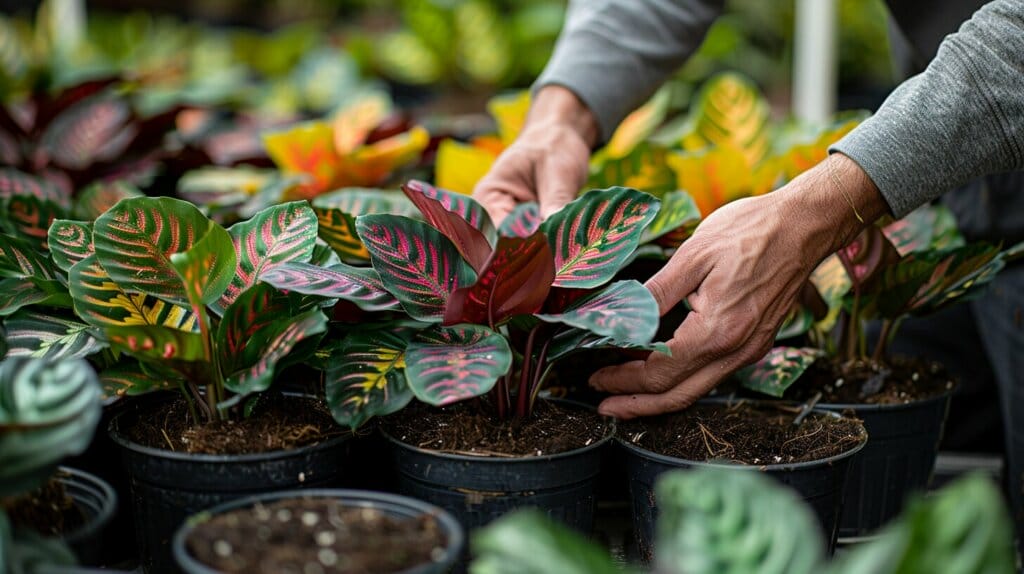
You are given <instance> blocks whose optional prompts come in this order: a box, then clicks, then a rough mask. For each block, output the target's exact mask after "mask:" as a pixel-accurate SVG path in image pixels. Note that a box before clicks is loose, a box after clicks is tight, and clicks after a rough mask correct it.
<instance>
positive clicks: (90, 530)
mask: <svg viewBox="0 0 1024 574" xmlns="http://www.w3.org/2000/svg"><path fill="white" fill-rule="evenodd" d="M57 470H58V472H59V473H64V474H65V475H67V477H68V478H67V479H64V478H63V477H61V476H59V475H58V476H56V477H55V478H56V479H57V480H59V481H60V482H61V483H62V484H66V483H68V482H72V483H76V484H80V485H86V486H89V487H91V488H93V489H94V492H96V493H97V494H98V495H99V497H98V498H99V500H100V502H101V504H100V505H99V512H98V513H97V514H96V516H95V517H94V518H93V519H91V520H88V521H86V522H85V523H84V524H82V525H81V526H79V527H78V528H75V529H74V530H71V531H70V532H65V533H63V534H62V535H60V536H58V537H57V538H60V539H62V540H64V541H65V542H68V543H75V542H77V541H79V540H82V539H84V538H86V537H88V536H91V535H92V534H94V533H96V532H99V531H101V530H103V529H104V528H105V527H106V526H107V524H109V523H110V521H111V520H112V519H113V518H114V513H115V512H117V493H116V492H114V488H113V487H112V486H110V484H108V483H107V481H105V480H103V479H102V478H100V477H98V476H96V475H94V474H92V473H90V472H85V471H84V470H79V469H77V468H72V467H70V466H60V467H57ZM68 496H70V497H71V499H72V500H74V501H75V503H76V505H77V503H78V502H79V500H78V499H77V498H76V497H74V496H71V494H70V493H68Z"/></svg>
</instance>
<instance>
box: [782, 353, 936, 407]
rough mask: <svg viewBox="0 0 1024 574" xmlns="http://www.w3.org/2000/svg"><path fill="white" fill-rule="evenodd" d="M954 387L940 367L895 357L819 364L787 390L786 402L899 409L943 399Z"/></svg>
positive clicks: (816, 363) (934, 364) (822, 362)
mask: <svg viewBox="0 0 1024 574" xmlns="http://www.w3.org/2000/svg"><path fill="white" fill-rule="evenodd" d="M954 385H955V382H954V381H953V378H952V377H951V376H950V375H949V373H948V372H947V371H946V370H945V368H943V367H942V365H940V364H938V363H931V362H926V361H921V360H916V359H906V358H901V357H894V358H893V359H890V360H889V361H887V362H886V363H878V362H874V361H861V360H856V361H850V362H847V363H841V362H839V361H826V360H819V361H816V362H815V363H814V364H813V365H811V367H810V368H809V369H807V371H806V372H805V373H804V375H803V376H802V377H800V380H799V381H797V382H796V383H794V384H793V386H792V387H790V388H789V389H787V391H786V398H787V399H793V400H796V401H801V402H803V401H807V400H810V399H811V398H812V397H813V396H814V395H815V394H817V393H819V392H820V393H821V399H820V400H819V401H818V402H820V403H852V404H869V405H898V404H903V403H910V402H914V401H918V400H922V399H927V398H931V397H935V396H938V395H941V394H943V393H945V392H947V391H948V390H950V389H952V388H953V386H954Z"/></svg>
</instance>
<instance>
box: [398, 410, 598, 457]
mask: <svg viewBox="0 0 1024 574" xmlns="http://www.w3.org/2000/svg"><path fill="white" fill-rule="evenodd" d="M383 425H384V428H385V430H387V432H388V433H389V434H391V436H393V437H395V438H397V439H398V440H400V441H402V442H404V443H406V444H409V445H412V446H415V447H419V448H424V449H430V450H436V451H439V452H445V453H450V454H464V455H470V456H497V457H522V456H541V455H549V454H558V453H560V452H567V451H570V450H574V449H577V448H583V447H585V446H589V445H591V444H593V443H595V442H597V441H599V440H601V439H602V438H604V437H605V436H606V435H607V434H608V433H609V432H610V431H611V423H610V421H609V420H608V419H606V418H604V417H602V416H601V415H599V414H597V413H596V412H593V411H590V410H587V409H584V408H581V407H574V406H569V405H564V404H558V403H553V402H550V401H543V400H542V401H537V404H536V407H535V408H534V410H533V416H531V417H530V418H529V419H525V420H521V419H510V420H501V419H498V418H497V417H496V416H495V415H494V414H493V413H491V412H490V411H489V410H488V409H487V408H486V407H484V406H483V405H482V403H480V402H477V401H467V402H462V403H456V404H454V405H450V406H447V407H441V408H436V407H430V406H427V405H424V404H422V403H415V404H413V405H411V406H409V407H408V408H406V409H404V410H402V411H400V412H398V413H396V414H394V415H391V416H389V417H387V418H386V419H384V422H383Z"/></svg>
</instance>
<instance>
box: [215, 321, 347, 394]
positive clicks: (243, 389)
mask: <svg viewBox="0 0 1024 574" xmlns="http://www.w3.org/2000/svg"><path fill="white" fill-rule="evenodd" d="M326 331H327V316H326V315H324V314H323V312H321V311H319V310H312V311H307V312H305V313H303V314H301V315H299V316H297V317H288V318H286V319H282V320H279V321H275V322H274V323H271V324H270V325H268V326H266V327H264V328H263V329H260V331H258V332H257V333H256V334H255V335H254V336H253V339H252V341H250V342H249V344H247V345H246V347H245V351H244V352H243V358H245V359H247V360H246V363H245V364H247V365H248V366H246V367H245V368H244V369H241V370H239V371H237V372H235V373H233V374H231V375H230V376H229V377H228V378H227V380H225V381H224V386H225V387H227V388H228V389H229V390H231V391H232V392H234V393H236V395H238V396H237V397H235V400H237V399H240V398H242V397H245V396H246V395H249V394H251V393H258V392H261V391H265V390H267V389H268V388H270V384H271V383H272V382H273V381H274V371H275V367H277V365H278V363H280V362H281V361H282V360H284V359H285V358H286V357H287V356H288V354H289V353H291V351H292V349H294V348H295V346H296V345H298V344H299V343H300V342H302V341H303V340H305V339H308V338H311V337H313V336H315V335H319V334H320V333H324V332H326ZM249 349H256V351H255V353H257V354H256V355H255V357H256V358H255V360H252V361H250V360H249V359H250V358H251V357H252V356H253V352H252V351H250V350H249Z"/></svg>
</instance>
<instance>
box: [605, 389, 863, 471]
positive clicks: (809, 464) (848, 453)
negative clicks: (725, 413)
mask: <svg viewBox="0 0 1024 574" xmlns="http://www.w3.org/2000/svg"><path fill="white" fill-rule="evenodd" d="M743 400H744V401H745V402H751V403H755V404H765V403H772V402H773V401H758V400H749V399H743ZM701 402H704V404H709V403H710V404H727V403H728V400H727V399H726V398H724V397H722V398H719V397H715V398H712V399H702V400H701ZM779 402H781V401H779ZM811 412H812V413H814V414H819V415H824V416H827V417H831V418H836V419H841V418H848V417H844V416H843V415H841V414H840V413H837V412H835V411H829V410H825V409H823V408H820V407H819V406H815V407H814V408H813V409H811ZM849 420H855V421H857V422H858V424H859V425H860V430H861V439H860V442H858V443H857V444H856V445H855V446H853V447H852V448H850V449H849V450H845V451H843V452H841V453H839V454H835V455H832V456H830V457H828V458H820V459H816V460H807V461H803V462H787V463H776V464H741V463H732V462H716V461H706V460H700V461H697V460H689V459H685V458H678V457H675V456H669V455H667V454H661V453H657V452H654V451H652V450H648V449H646V448H643V447H642V446H638V445H636V444H633V443H631V442H629V441H627V440H626V439H625V438H624V437H616V442H617V443H618V444H619V446H622V447H624V448H626V449H627V450H630V451H633V453H634V454H636V455H638V456H641V457H643V458H647V459H650V460H654V461H656V462H660V463H662V464H667V465H672V466H679V463H680V462H682V463H685V464H686V465H687V466H698V467H712V468H730V469H737V470H760V471H789V470H806V469H810V468H816V467H819V466H829V465H831V464H832V463H834V462H838V461H840V460H843V459H846V458H850V457H852V456H854V455H856V454H857V453H858V452H860V451H861V449H863V448H864V446H865V445H867V443H868V431H867V429H865V428H864V422H863V421H859V420H858V419H849Z"/></svg>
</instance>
